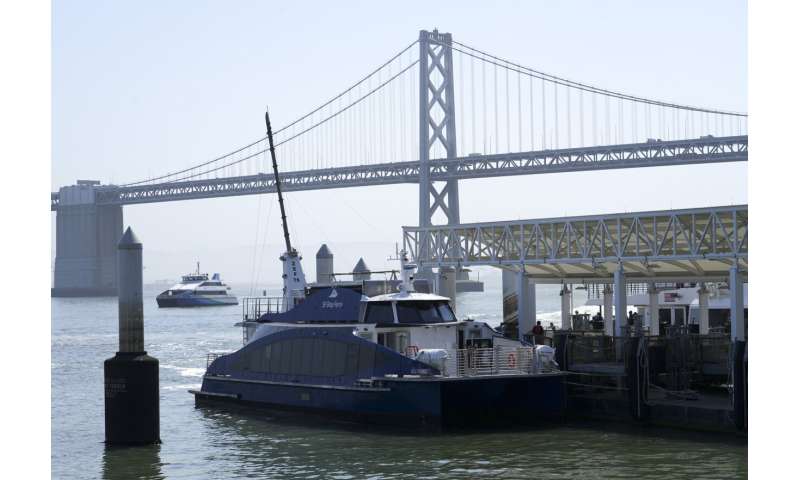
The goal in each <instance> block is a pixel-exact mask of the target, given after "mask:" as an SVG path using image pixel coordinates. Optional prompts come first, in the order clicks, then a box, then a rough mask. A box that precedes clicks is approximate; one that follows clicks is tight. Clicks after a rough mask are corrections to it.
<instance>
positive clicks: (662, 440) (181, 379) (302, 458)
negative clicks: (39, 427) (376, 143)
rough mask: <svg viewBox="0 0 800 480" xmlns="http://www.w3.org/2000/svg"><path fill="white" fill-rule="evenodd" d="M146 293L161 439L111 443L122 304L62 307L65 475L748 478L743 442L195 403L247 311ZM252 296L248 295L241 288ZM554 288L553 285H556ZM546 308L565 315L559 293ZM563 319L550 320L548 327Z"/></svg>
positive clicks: (58, 333) (58, 354)
mask: <svg viewBox="0 0 800 480" xmlns="http://www.w3.org/2000/svg"><path fill="white" fill-rule="evenodd" d="M487 287H489V291H487V293H486V294H470V295H464V296H462V297H461V298H460V299H459V314H461V315H469V316H470V317H472V318H475V319H478V320H483V321H488V322H489V323H491V324H494V325H496V324H498V323H499V321H500V319H499V305H500V294H499V291H498V290H496V289H493V288H492V287H491V286H490V285H487ZM164 288H165V287H164V286H163V285H160V286H159V285H151V286H146V287H145V292H144V293H145V342H146V349H147V351H148V353H149V354H150V355H153V356H155V357H156V358H158V359H159V361H160V363H161V370H160V388H161V439H162V441H163V443H162V444H161V445H158V446H152V447H137V448H111V449H106V447H105V445H104V444H103V439H104V432H103V428H104V427H103V421H104V420H103V360H105V359H106V358H109V357H111V356H113V354H114V352H115V351H116V350H117V303H116V298H94V299H53V300H52V332H53V333H52V473H53V477H54V478H65V479H71V478H76V479H77V478H79V479H89V478H107V479H128V478H193V479H194V478H215V479H217V478H246V477H254V478H275V479H290V478H319V479H361V478H373V479H391V478H431V479H440V478H476V477H479V476H481V477H482V476H495V477H499V478H534V477H535V478H736V477H745V476H746V461H747V458H746V457H747V449H746V446H745V444H744V443H743V442H740V441H731V440H728V439H726V438H723V437H715V436H714V437H712V436H705V435H698V434H695V433H691V434H687V433H675V432H665V431H657V432H652V431H644V432H643V431H630V430H626V429H609V427H608V426H607V425H592V424H586V425H569V426H559V427H552V428H544V429H538V430H528V431H516V432H473V433H459V434H445V435H430V434H426V435H418V434H409V433H407V432H396V431H383V430H381V431H376V430H375V429H374V428H364V427H360V426H348V425H331V424H330V422H322V421H314V420H308V419H306V418H297V417H296V416H295V417H293V416H284V415H282V416H280V417H276V416H275V414H265V413H263V412H253V411H251V410H250V411H248V410H245V411H239V410H231V409H227V410H218V409H208V408H195V406H194V399H193V397H192V396H191V395H190V394H189V393H187V389H189V388H196V387H198V386H199V385H200V376H201V375H202V372H203V369H204V367H205V354H206V353H207V352H209V351H229V350H233V349H236V348H238V347H239V346H240V345H241V341H242V339H241V330H240V329H238V328H234V327H232V325H233V324H234V323H236V322H237V321H238V320H239V317H240V307H208V308H200V309H159V308H157V306H156V302H155V296H156V295H157V294H158V293H159V291H161V290H163V289H164ZM234 288H235V289H238V290H239V291H242V292H244V291H246V289H244V288H236V286H234ZM551 290H552V291H551ZM537 296H538V298H537V305H538V306H539V310H540V311H541V312H542V314H543V316H546V315H550V317H552V318H555V317H556V316H557V315H556V314H554V313H550V314H548V313H547V312H553V311H555V310H557V308H558V305H559V303H558V302H559V300H558V296H557V287H542V289H540V290H539V293H538V295H537ZM577 303H578V302H577V301H576V304H577ZM543 323H545V324H547V323H549V320H546V321H545V322H543Z"/></svg>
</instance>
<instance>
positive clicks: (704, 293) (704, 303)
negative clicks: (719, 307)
mask: <svg viewBox="0 0 800 480" xmlns="http://www.w3.org/2000/svg"><path fill="white" fill-rule="evenodd" d="M697 306H698V309H699V314H700V315H699V318H698V323H699V330H698V332H699V333H700V335H708V289H707V288H706V284H705V282H701V283H700V288H699V289H697Z"/></svg>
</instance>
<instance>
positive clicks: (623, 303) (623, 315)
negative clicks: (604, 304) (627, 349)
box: [614, 263, 628, 337]
mask: <svg viewBox="0 0 800 480" xmlns="http://www.w3.org/2000/svg"><path fill="white" fill-rule="evenodd" d="M614 312H615V315H614V318H615V319H616V321H615V322H614V336H616V337H621V336H622V327H623V326H624V325H626V324H627V319H628V317H627V313H628V290H627V288H626V287H625V270H623V268H622V263H620V264H619V267H617V269H616V270H614Z"/></svg>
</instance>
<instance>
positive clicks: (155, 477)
mask: <svg viewBox="0 0 800 480" xmlns="http://www.w3.org/2000/svg"><path fill="white" fill-rule="evenodd" d="M160 452H161V445H143V446H136V447H127V446H126V447H112V446H106V447H105V450H104V452H103V477H102V478H103V479H104V480H122V479H126V480H127V479H132V478H136V479H142V480H160V479H164V478H167V477H166V475H164V473H163V472H162V467H163V465H164V464H163V463H162V462H161V456H160Z"/></svg>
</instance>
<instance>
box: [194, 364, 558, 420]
mask: <svg viewBox="0 0 800 480" xmlns="http://www.w3.org/2000/svg"><path fill="white" fill-rule="evenodd" d="M379 384H380V387H368V388H360V387H342V386H332V385H331V386H326V385H300V384H285V383H279V382H259V381H242V380H238V379H232V378H230V377H216V378H215V377H214V376H206V377H205V378H204V380H203V387H202V389H201V390H200V391H193V392H192V393H194V394H195V400H196V404H197V405H206V404H215V403H219V402H223V403H235V404H240V405H249V406H258V407H265V408H271V409H282V410H294V411H307V412H311V413H315V414H321V415H329V416H332V417H334V418H337V419H346V420H349V421H357V422H364V423H374V424H384V425H403V426H408V427H423V428H425V427H428V428H433V429H447V428H476V427H481V428H485V427H496V426H508V425H533V424H540V423H546V422H552V421H558V420H560V419H562V418H563V415H564V411H565V398H566V397H565V388H564V375H562V374H548V375H507V376H495V377H467V378H398V379H381V380H380V382H379Z"/></svg>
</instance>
